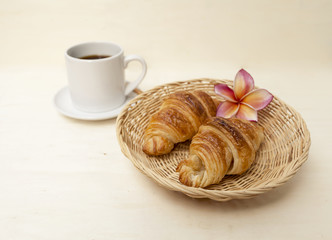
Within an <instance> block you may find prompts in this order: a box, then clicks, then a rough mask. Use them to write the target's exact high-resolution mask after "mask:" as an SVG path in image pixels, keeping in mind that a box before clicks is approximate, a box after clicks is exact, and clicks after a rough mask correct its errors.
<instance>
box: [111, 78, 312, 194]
mask: <svg viewBox="0 0 332 240" xmlns="http://www.w3.org/2000/svg"><path fill="white" fill-rule="evenodd" d="M202 81H217V82H226V84H230V83H232V82H233V81H231V80H228V79H214V78H197V79H193V80H182V81H176V82H171V83H167V84H162V85H158V86H156V87H154V88H152V89H150V90H147V91H145V92H143V93H141V94H139V95H137V96H136V97H135V98H133V99H132V100H131V101H129V102H128V103H127V104H126V105H125V106H124V108H123V109H122V111H121V113H120V114H119V115H118V117H117V119H116V131H117V138H118V142H119V145H120V147H121V151H122V152H123V154H124V155H125V156H126V157H127V158H128V159H129V160H130V161H131V162H132V163H133V164H134V166H135V167H136V168H137V169H138V170H140V171H141V172H142V173H143V174H145V175H146V176H148V177H149V178H151V179H152V180H154V181H155V182H156V183H157V184H158V185H160V186H162V187H165V188H167V189H169V190H172V191H177V192H182V193H184V194H186V195H188V196H191V197H195V198H210V199H213V200H217V201H227V200H231V199H243V198H249V197H253V196H256V195H258V194H261V193H264V192H266V191H268V190H271V189H273V188H276V187H279V186H281V185H283V184H284V183H286V182H287V181H288V180H289V179H290V178H291V177H293V176H294V175H295V174H296V173H297V171H298V170H299V169H300V167H301V166H302V165H303V164H304V163H305V162H306V161H307V159H308V155H309V149H310V146H311V138H310V132H309V130H308V128H307V125H306V123H305V121H304V119H303V118H302V116H301V115H300V114H299V113H298V112H297V111H296V110H295V109H294V108H293V107H291V106H290V105H288V104H286V103H285V102H284V101H283V100H281V99H280V98H279V97H277V96H275V95H274V98H275V99H276V100H277V101H279V102H280V103H281V104H284V105H286V106H287V108H288V110H289V111H291V112H292V113H293V114H294V115H295V116H296V117H297V119H299V120H302V121H300V122H301V128H303V129H304V130H305V133H306V134H305V135H304V137H303V139H304V140H305V141H306V143H307V144H305V145H304V147H303V150H302V153H301V154H300V155H298V156H297V157H296V159H295V160H293V161H292V162H295V164H294V167H293V169H292V171H290V172H287V173H286V174H285V175H282V176H281V177H278V178H274V179H271V180H273V182H272V183H271V181H270V182H267V183H266V184H263V185H261V184H260V185H259V186H254V187H250V188H249V189H237V190H216V189H209V188H194V187H189V186H186V185H183V184H179V183H178V184H176V187H175V186H174V180H172V179H165V178H163V177H161V176H160V175H158V174H155V173H154V171H152V170H150V169H148V170H147V169H144V166H143V165H142V164H139V163H138V162H136V161H133V160H132V158H134V156H132V155H131V153H130V151H129V150H128V149H126V148H128V146H127V145H126V144H125V143H124V141H123V139H122V137H121V134H120V131H121V124H122V121H123V116H124V115H125V114H126V112H127V110H128V108H129V107H130V106H131V105H132V104H134V103H135V102H137V101H139V100H144V99H145V97H147V96H148V95H149V94H151V93H153V92H155V91H157V90H159V89H161V88H165V87H171V86H173V85H183V84H196V83H201V82H202ZM298 160H300V161H298ZM171 183H173V185H172V184H171ZM201 194H204V196H201Z"/></svg>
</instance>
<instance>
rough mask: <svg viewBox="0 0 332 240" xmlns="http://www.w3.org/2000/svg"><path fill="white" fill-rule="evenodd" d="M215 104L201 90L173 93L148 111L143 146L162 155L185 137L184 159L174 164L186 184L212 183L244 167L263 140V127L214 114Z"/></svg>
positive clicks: (206, 184) (248, 165)
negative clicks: (187, 146)
mask: <svg viewBox="0 0 332 240" xmlns="http://www.w3.org/2000/svg"><path fill="white" fill-rule="evenodd" d="M215 115H216V104H215V102H214V101H213V99H212V98H211V97H210V96H209V95H208V94H206V93H205V92H202V91H194V92H186V91H181V92H176V93H174V94H171V95H170V96H169V97H168V98H166V99H165V100H164V102H163V103H162V105H161V107H160V109H159V111H158V112H156V113H155V114H154V115H152V117H151V119H150V122H149V124H148V127H147V129H146V130H145V133H144V144H143V151H144V152H145V153H146V154H148V155H162V154H167V153H169V152H171V151H172V149H173V148H174V144H176V143H179V142H183V141H186V140H190V139H192V141H191V144H190V149H189V151H190V153H189V158H188V159H186V160H183V161H181V162H180V163H179V165H178V167H177V171H178V172H179V180H180V182H181V183H183V184H185V185H187V186H193V187H206V186H209V185H211V184H216V183H219V182H220V181H221V179H222V178H223V177H224V176H225V175H226V174H241V173H243V172H245V171H246V170H248V168H249V167H250V165H251V164H252V162H253V161H254V159H255V153H256V151H257V150H258V148H259V146H260V143H261V142H262V141H263V137H264V135H263V128H262V127H260V126H259V125H258V124H257V123H254V122H250V121H247V120H241V119H236V118H231V119H224V118H220V117H215Z"/></svg>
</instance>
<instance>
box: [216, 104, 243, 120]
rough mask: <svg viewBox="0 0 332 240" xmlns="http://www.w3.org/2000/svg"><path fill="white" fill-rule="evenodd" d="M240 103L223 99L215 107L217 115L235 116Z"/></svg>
mask: <svg viewBox="0 0 332 240" xmlns="http://www.w3.org/2000/svg"><path fill="white" fill-rule="evenodd" d="M239 107H240V104H238V103H233V102H229V101H225V102H222V103H220V104H219V106H218V109H217V117H224V118H231V117H233V116H235V114H236V113H237V111H238V110H239Z"/></svg>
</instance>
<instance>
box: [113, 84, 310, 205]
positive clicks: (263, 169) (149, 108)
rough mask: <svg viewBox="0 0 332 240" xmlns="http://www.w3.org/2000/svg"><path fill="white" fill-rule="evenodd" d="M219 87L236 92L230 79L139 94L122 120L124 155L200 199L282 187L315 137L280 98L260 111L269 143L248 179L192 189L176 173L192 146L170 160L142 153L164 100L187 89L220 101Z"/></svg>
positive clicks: (120, 138)
mask: <svg viewBox="0 0 332 240" xmlns="http://www.w3.org/2000/svg"><path fill="white" fill-rule="evenodd" d="M217 83H226V84H228V85H229V86H230V87H231V86H232V84H233V82H232V81H229V80H215V79H196V80H191V81H184V82H175V83H171V84H167V85H163V86H159V87H156V88H154V89H151V90H149V91H147V92H144V93H142V94H140V95H138V96H137V97H136V98H134V99H133V100H132V101H131V102H129V103H128V104H127V105H126V106H125V108H124V109H123V110H122V112H121V113H120V115H119V116H118V118H117V137H118V141H119V144H120V146H121V150H122V152H123V153H124V154H125V156H126V157H127V158H129V159H130V160H131V161H132V162H133V164H134V165H135V166H136V167H137V168H138V169H139V170H140V171H141V172H143V173H144V174H146V175H147V176H149V177H150V178H152V179H153V180H154V181H156V182H157V183H158V184H160V185H161V186H163V187H165V188H167V189H169V190H174V191H180V192H182V193H184V194H186V195H188V196H190V197H194V198H210V199H213V200H216V201H228V200H231V199H247V198H251V197H254V196H256V195H258V194H261V193H263V192H266V191H268V190H270V189H272V188H275V187H278V186H280V185H282V184H283V183H285V182H286V181H287V180H289V179H290V178H291V177H292V176H293V175H294V174H295V173H296V172H297V171H298V169H299V168H300V167H301V165H302V164H303V163H304V162H305V161H306V160H307V158H308V152H309V147H310V134H309V131H308V129H307V127H306V124H305V122H304V120H303V119H302V118H301V116H300V115H299V113H297V112H296V111H295V110H294V109H293V108H291V107H290V106H288V105H286V104H285V103H284V102H283V101H281V100H280V99H278V98H277V97H274V99H273V101H272V102H271V103H270V105H269V106H268V107H267V108H265V109H263V110H261V111H259V115H258V117H259V124H260V125H262V126H263V127H264V129H265V133H264V134H265V140H264V142H263V143H262V145H261V147H260V149H259V151H258V152H257V155H256V160H255V162H254V163H253V165H252V166H251V168H250V169H249V170H248V171H247V172H245V173H244V174H242V175H237V176H226V177H225V178H224V179H223V180H222V181H221V183H219V184H217V185H212V186H210V187H208V188H205V189H203V188H193V187H187V186H185V185H183V184H181V183H180V182H179V180H178V173H177V172H176V171H175V169H176V167H177V165H178V163H179V162H180V161H181V160H182V159H184V158H186V157H188V154H189V153H188V149H189V144H190V143H189V142H185V143H180V144H178V145H177V146H176V148H175V149H174V150H173V151H172V152H171V153H170V154H167V155H164V156H159V157H149V156H147V155H146V154H145V153H143V152H142V141H143V133H144V130H145V128H146V126H147V124H148V121H149V119H150V116H151V115H152V114H153V113H154V112H156V111H157V110H158V109H159V106H160V105H161V102H162V99H163V98H165V97H166V96H168V95H169V94H171V93H173V92H176V91H181V90H188V91H191V90H203V91H205V92H207V93H208V94H210V95H211V96H212V97H213V98H219V96H217V95H216V94H215V93H214V85H215V84H217ZM220 100H222V99H221V98H220Z"/></svg>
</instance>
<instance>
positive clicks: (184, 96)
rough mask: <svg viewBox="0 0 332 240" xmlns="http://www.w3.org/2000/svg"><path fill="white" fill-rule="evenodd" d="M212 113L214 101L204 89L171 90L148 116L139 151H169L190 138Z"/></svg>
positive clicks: (213, 111)
mask: <svg viewBox="0 0 332 240" xmlns="http://www.w3.org/2000/svg"><path fill="white" fill-rule="evenodd" d="M215 115H216V106H215V103H214V101H213V100H212V98H211V97H210V96H209V95H208V94H206V93H205V92H202V91H194V92H187V91H180V92H176V93H173V94H171V95H170V96H169V97H168V98H166V99H165V100H164V102H163V103H162V105H161V107H160V109H159V111H158V112H157V113H155V114H154V115H152V117H151V119H150V122H149V124H148V127H147V129H146V130H145V133H144V144H143V151H144V152H145V153H146V154H149V155H162V154H166V153H169V152H170V151H172V149H173V148H174V144H175V143H179V142H184V141H186V140H189V139H191V138H192V137H193V136H194V135H195V134H196V133H197V131H198V129H199V127H200V125H201V124H202V123H203V122H204V121H205V120H206V119H207V118H208V117H212V116H215Z"/></svg>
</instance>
